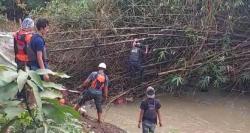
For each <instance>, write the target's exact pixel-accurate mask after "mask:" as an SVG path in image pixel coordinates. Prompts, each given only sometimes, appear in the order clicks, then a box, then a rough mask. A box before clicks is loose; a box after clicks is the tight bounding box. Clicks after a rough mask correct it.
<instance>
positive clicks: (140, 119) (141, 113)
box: [138, 109, 144, 128]
mask: <svg viewBox="0 0 250 133" xmlns="http://www.w3.org/2000/svg"><path fill="white" fill-rule="evenodd" d="M143 114H144V110H142V109H141V111H140V115H139V120H138V128H140V127H141V122H142V117H143Z"/></svg>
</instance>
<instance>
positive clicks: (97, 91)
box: [74, 63, 109, 123]
mask: <svg viewBox="0 0 250 133" xmlns="http://www.w3.org/2000/svg"><path fill="white" fill-rule="evenodd" d="M105 70H106V64H105V63H100V64H99V65H98V71H95V72H92V73H91V74H90V75H89V76H88V78H87V79H86V80H85V81H84V82H83V88H87V89H86V90H84V91H83V93H82V95H81V96H80V97H79V99H78V101H77V103H76V104H75V106H74V109H75V110H77V111H79V108H80V107H81V106H82V105H84V104H85V102H86V101H90V100H92V99H94V101H95V106H96V110H97V120H98V122H99V123H100V122H101V115H102V106H101V105H102V97H103V96H104V100H107V98H108V82H109V79H108V76H107V75H106V74H105V73H104V71H105ZM103 93H104V94H103Z"/></svg>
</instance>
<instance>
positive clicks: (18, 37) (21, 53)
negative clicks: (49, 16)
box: [14, 30, 32, 62]
mask: <svg viewBox="0 0 250 133" xmlns="http://www.w3.org/2000/svg"><path fill="white" fill-rule="evenodd" d="M31 38H32V32H26V31H23V30H20V31H18V32H17V33H16V34H15V35H14V39H15V44H14V45H15V48H16V49H15V57H16V60H17V61H21V62H28V61H29V57H28V53H27V47H28V45H29V44H30V41H31Z"/></svg>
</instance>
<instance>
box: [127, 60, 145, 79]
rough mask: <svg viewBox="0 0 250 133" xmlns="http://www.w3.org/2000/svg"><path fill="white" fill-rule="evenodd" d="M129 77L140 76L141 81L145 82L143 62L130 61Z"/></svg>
mask: <svg viewBox="0 0 250 133" xmlns="http://www.w3.org/2000/svg"><path fill="white" fill-rule="evenodd" d="M128 71H129V75H130V77H137V76H138V75H139V76H140V79H141V80H143V68H142V65H141V62H139V61H129V68H128Z"/></svg>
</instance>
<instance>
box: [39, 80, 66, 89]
mask: <svg viewBox="0 0 250 133" xmlns="http://www.w3.org/2000/svg"><path fill="white" fill-rule="evenodd" d="M42 84H43V87H44V88H54V89H57V90H64V89H63V86H62V85H60V84H56V83H53V82H45V81H42Z"/></svg>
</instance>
